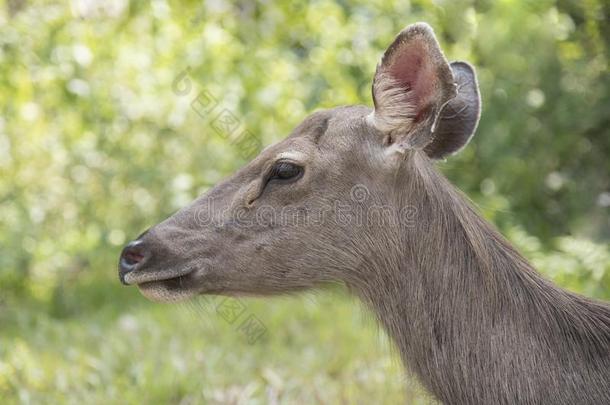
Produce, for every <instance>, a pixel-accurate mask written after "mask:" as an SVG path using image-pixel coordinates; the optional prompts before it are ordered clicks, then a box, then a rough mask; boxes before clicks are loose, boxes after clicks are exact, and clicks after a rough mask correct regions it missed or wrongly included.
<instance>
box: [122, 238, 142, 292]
mask: <svg viewBox="0 0 610 405" xmlns="http://www.w3.org/2000/svg"><path fill="white" fill-rule="evenodd" d="M148 256H149V255H148V250H147V249H146V244H145V243H144V242H143V241H141V240H139V239H138V240H134V241H133V242H129V243H128V244H127V246H125V247H124V248H123V251H122V252H121V258H120V259H119V279H120V280H121V283H123V284H125V285H127V283H126V282H125V276H126V275H127V274H128V273H130V272H132V271H134V270H135V269H137V268H139V267H142V265H143V264H144V262H145V261H146V259H147V258H148Z"/></svg>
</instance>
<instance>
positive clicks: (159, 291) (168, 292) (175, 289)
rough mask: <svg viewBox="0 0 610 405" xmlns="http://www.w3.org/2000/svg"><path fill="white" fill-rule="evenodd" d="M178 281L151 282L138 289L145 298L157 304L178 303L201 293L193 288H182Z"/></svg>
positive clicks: (140, 285)
mask: <svg viewBox="0 0 610 405" xmlns="http://www.w3.org/2000/svg"><path fill="white" fill-rule="evenodd" d="M178 279H180V277H178V278H176V279H170V280H162V281H149V282H146V283H142V284H138V289H139V290H140V292H141V293H142V295H143V296H144V297H146V298H147V299H149V300H151V301H155V302H178V301H184V300H186V299H189V298H191V297H194V296H195V295H197V294H198V293H199V292H198V291H197V290H194V289H191V288H188V287H187V288H185V287H181V286H180V281H179V280H178Z"/></svg>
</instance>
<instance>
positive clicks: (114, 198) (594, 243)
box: [0, 0, 610, 403]
mask: <svg viewBox="0 0 610 405" xmlns="http://www.w3.org/2000/svg"><path fill="white" fill-rule="evenodd" d="M92 4H93V2H86V1H83V0H80V1H79V0H73V1H72V2H71V3H69V2H51V1H40V2H36V3H35V4H34V2H32V4H30V3H29V2H26V1H19V0H12V1H8V2H6V3H4V6H3V7H2V9H1V11H0V112H1V114H0V397H4V398H9V401H14V402H22V403H29V402H34V403H38V402H46V401H49V402H53V403H54V402H64V401H65V402H71V401H74V402H79V401H83V400H85V401H87V402H90V403H97V402H104V401H105V400H106V399H111V400H116V401H119V400H121V402H127V403H131V402H133V403H139V402H140V401H141V400H144V401H145V402H151V403H157V402H160V403H166V402H171V403H200V402H201V403H216V402H218V403H226V402H231V401H233V402H235V403H236V402H239V401H240V398H241V399H243V400H244V401H246V402H247V401H250V400H251V401H253V403H258V402H261V403H265V402H268V401H270V398H271V397H270V396H272V395H275V396H276V397H277V399H278V400H279V401H280V402H282V403H293V402H294V401H301V402H303V401H304V402H317V403H318V402H319V403H335V402H342V401H343V402H349V403H370V402H371V401H382V402H387V403H393V402H394V401H396V400H402V401H404V400H405V398H406V399H407V400H408V401H411V402H413V403H417V402H418V401H426V398H425V396H423V395H421V394H418V393H417V388H416V387H411V386H409V387H408V388H407V389H406V390H405V389H403V388H402V386H403V381H402V380H401V377H400V372H399V370H400V367H399V366H398V365H397V364H395V363H396V362H395V360H392V355H391V348H390V347H389V345H388V344H387V342H385V340H384V339H383V337H377V334H376V332H375V327H374V326H373V325H372V323H371V322H370V321H368V320H366V319H362V318H361V317H360V316H359V315H358V314H359V310H358V308H357V307H356V306H355V305H354V303H353V302H352V301H351V300H350V299H349V298H348V297H346V296H345V293H344V292H342V291H330V292H326V293H323V294H321V295H320V296H306V297H304V298H303V297H300V298H292V299H282V300H269V301H257V300H248V301H245V302H246V303H247V305H248V309H249V311H252V312H253V313H256V314H257V315H258V316H259V318H261V319H262V320H263V322H264V323H265V325H266V326H267V328H268V334H267V335H268V338H267V339H265V340H264V341H262V342H259V343H258V344H256V345H254V346H248V345H246V344H245V343H244V342H243V340H240V337H239V333H237V332H236V330H235V329H234V328H233V327H232V326H231V325H227V324H226V323H223V321H222V320H221V319H219V318H218V317H215V316H213V311H212V316H209V314H208V316H207V318H210V319H206V320H202V319H201V318H206V316H202V314H201V311H200V310H197V309H196V310H195V311H194V312H193V311H189V310H188V309H186V310H185V309H184V308H185V307H179V308H176V307H170V306H157V305H153V304H150V303H147V302H145V301H144V300H143V299H142V298H140V297H139V296H138V295H137V292H136V291H135V290H133V289H124V288H121V287H120V286H119V285H118V283H117V280H116V271H115V267H116V260H117V256H118V253H119V251H120V247H121V246H122V245H123V244H124V243H125V242H126V241H127V240H128V239H130V238H132V237H135V236H136V235H138V234H139V232H140V231H141V230H143V229H145V228H147V227H148V226H149V225H151V224H154V223H156V222H158V221H160V220H161V219H163V218H165V217H166V216H168V215H170V214H171V213H172V212H173V211H175V210H176V209H178V208H179V207H180V206H182V205H184V204H185V203H187V202H188V201H190V200H191V199H193V198H194V197H195V196H197V195H198V194H200V193H202V192H204V191H205V190H206V189H208V188H209V187H210V186H212V185H214V184H215V183H216V182H217V181H218V180H220V179H222V178H223V177H224V176H226V175H228V174H230V173H231V172H232V171H234V170H235V169H236V168H238V167H239V166H240V165H242V164H243V163H245V162H246V161H247V160H248V159H249V158H250V155H251V153H252V150H251V149H250V147H245V146H244V145H243V144H242V141H244V139H245V140H246V141H248V142H249V145H253V144H254V145H256V144H258V143H260V145H263V146H264V145H267V144H270V143H273V142H276V141H278V140H280V139H282V138H283V137H284V136H286V135H287V134H288V133H289V132H290V130H291V129H292V128H293V127H294V126H295V125H296V124H298V123H299V122H300V121H301V120H302V119H303V118H304V117H305V116H306V115H307V114H308V113H310V112H311V111H313V110H314V109H317V108H325V107H333V106H336V105H341V104H371V100H370V84H371V79H372V75H373V72H374V68H375V64H376V63H377V61H378V59H379V57H380V55H381V54H382V52H383V50H384V49H385V47H386V46H387V45H388V44H389V43H390V42H391V40H392V39H393V37H394V35H395V34H396V33H397V32H398V31H400V29H402V28H403V27H404V26H405V25H407V24H409V23H412V22H415V21H426V22H428V23H429V24H431V25H432V26H433V27H434V28H435V31H436V33H437V35H438V37H439V40H440V41H441V43H442V46H443V48H444V50H445V52H446V54H447V56H448V58H449V59H464V60H468V61H470V62H471V63H473V64H474V65H475V66H476V67H477V70H478V76H479V81H480V85H481V92H482V98H483V105H484V108H483V116H482V120H481V124H480V126H479V129H478V132H477V135H476V136H475V138H474V139H473V141H472V142H471V144H470V145H469V146H468V147H467V148H466V149H465V150H464V151H463V152H462V153H461V154H459V155H458V156H455V157H453V158H451V159H450V160H449V161H447V162H444V163H442V164H441V165H440V166H441V168H442V170H443V171H444V172H445V173H446V174H447V176H448V177H449V178H450V179H451V180H452V181H454V182H455V183H456V184H457V185H458V186H459V187H460V188H461V189H462V190H464V191H465V192H466V193H467V194H468V195H469V196H471V198H473V200H474V201H475V202H476V203H477V204H478V205H479V206H480V208H481V210H482V212H483V213H484V214H485V216H486V217H487V218H489V219H490V220H491V221H493V222H494V223H495V224H496V225H497V226H499V227H500V229H501V230H502V231H503V233H505V234H506V235H507V236H508V237H509V238H510V239H511V240H512V241H513V242H514V243H515V244H516V245H517V246H518V247H519V248H520V249H521V250H522V251H523V253H524V254H526V256H527V257H528V258H530V259H531V260H532V261H533V262H534V264H535V265H536V266H537V267H538V268H539V269H540V271H541V272H543V273H545V274H546V275H547V276H548V277H549V278H551V279H553V280H555V281H556V282H558V283H559V284H561V285H563V286H564V287H566V288H568V289H571V290H574V291H578V292H581V293H583V294H586V295H589V296H594V297H598V298H602V299H609V298H610V250H609V248H608V240H609V238H610V219H609V217H610V216H609V210H610V164H609V163H608V157H609V156H610V75H608V51H609V47H610V41H609V38H610V25H609V24H608V23H607V22H608V21H609V20H610V16H609V5H608V3H607V2H604V1H603V0H586V1H565V0H541V1H515V0H498V1H492V0H482V1H466V0H458V1H442V0H439V1H388V0H376V1H351V2H347V1H338V2H332V1H324V0H320V1H313V2H288V1H281V2H267V3H262V4H255V3H254V2H250V1H237V2H224V1H220V0H210V1H206V2H203V3H199V2H178V1H170V2H166V1H153V2H150V3H149V2H144V1H132V2H125V1H124V0H117V1H111V2H107V3H100V4H98V5H92ZM201 92H205V93H204V94H208V95H213V97H215V98H216V100H217V101H218V106H219V108H226V109H227V110H228V111H230V112H231V113H232V114H234V116H235V117H236V118H237V119H238V120H239V123H240V127H239V130H238V131H237V132H236V133H241V132H242V131H243V130H247V131H248V134H249V135H248V136H249V137H251V138H243V137H242V138H239V139H238V140H235V139H234V138H235V136H226V134H222V133H221V134H219V133H217V132H216V131H214V130H213V128H212V116H211V115H209V114H202V115H200V114H198V113H197V112H196V111H195V109H194V108H193V106H192V102H193V101H194V100H195V99H196V98H197V97H198V96H200V95H201V94H202V93H201ZM193 325H197V326H196V327H194V326H193ZM397 376H398V377H397ZM312 385H315V386H316V387H317V388H315V389H312V388H311V386H312ZM235 398H237V399H235ZM256 401H258V402H256Z"/></svg>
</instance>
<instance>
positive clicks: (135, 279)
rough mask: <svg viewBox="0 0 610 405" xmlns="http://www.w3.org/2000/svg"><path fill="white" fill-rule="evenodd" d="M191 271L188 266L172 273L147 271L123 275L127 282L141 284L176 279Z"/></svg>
mask: <svg viewBox="0 0 610 405" xmlns="http://www.w3.org/2000/svg"><path fill="white" fill-rule="evenodd" d="M192 272H193V269H190V268H186V269H184V270H181V271H178V272H176V273H173V274H162V273H157V274H152V273H151V274H147V273H141V274H136V275H134V274H132V273H127V274H126V275H125V281H126V282H127V284H131V285H133V284H137V285H141V284H146V283H156V282H162V281H170V280H177V279H179V278H180V277H184V276H187V275H189V274H191V273H192Z"/></svg>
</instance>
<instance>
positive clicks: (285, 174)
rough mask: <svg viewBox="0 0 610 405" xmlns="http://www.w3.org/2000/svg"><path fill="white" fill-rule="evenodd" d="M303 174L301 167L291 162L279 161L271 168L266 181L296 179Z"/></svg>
mask: <svg viewBox="0 0 610 405" xmlns="http://www.w3.org/2000/svg"><path fill="white" fill-rule="evenodd" d="M302 174H303V168H302V167H301V166H298V165H295V164H294V163H291V162H286V161H279V162H277V163H275V165H274V166H273V167H272V168H271V171H270V173H269V177H268V181H271V180H296V179H298V178H300V177H301V175H302Z"/></svg>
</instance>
